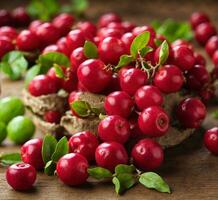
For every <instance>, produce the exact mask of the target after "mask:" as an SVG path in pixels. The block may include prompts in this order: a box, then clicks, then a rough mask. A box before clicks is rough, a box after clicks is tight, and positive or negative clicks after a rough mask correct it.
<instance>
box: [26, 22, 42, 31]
mask: <svg viewBox="0 0 218 200" xmlns="http://www.w3.org/2000/svg"><path fill="white" fill-rule="evenodd" d="M42 24H43V22H42V21H40V20H33V21H32V22H31V23H30V25H29V27H28V29H29V30H30V31H31V32H33V33H36V31H37V29H38V27H39V26H40V25H42Z"/></svg>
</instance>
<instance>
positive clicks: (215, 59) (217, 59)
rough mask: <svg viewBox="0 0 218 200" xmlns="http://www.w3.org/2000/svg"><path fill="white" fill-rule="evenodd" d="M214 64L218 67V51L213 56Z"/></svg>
mask: <svg viewBox="0 0 218 200" xmlns="http://www.w3.org/2000/svg"><path fill="white" fill-rule="evenodd" d="M212 60H213V63H214V64H215V65H217V66H218V50H216V51H215V52H214V54H213V58H212Z"/></svg>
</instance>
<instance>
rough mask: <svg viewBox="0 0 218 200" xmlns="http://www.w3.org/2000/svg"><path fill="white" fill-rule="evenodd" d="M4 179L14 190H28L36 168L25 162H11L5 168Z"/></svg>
mask: <svg viewBox="0 0 218 200" xmlns="http://www.w3.org/2000/svg"><path fill="white" fill-rule="evenodd" d="M6 180H7V182H8V184H9V185H10V186H11V187H12V188H13V189H14V190H18V191H26V190H30V189H31V188H32V187H33V184H34V182H35V180H36V170H35V169H34V167H33V166H31V165H29V164H26V163H17V164H13V165H11V166H9V167H8V168H7V171H6Z"/></svg>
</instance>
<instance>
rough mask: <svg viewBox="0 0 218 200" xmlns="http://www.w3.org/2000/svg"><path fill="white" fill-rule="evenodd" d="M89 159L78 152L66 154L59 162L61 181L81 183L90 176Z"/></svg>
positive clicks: (73, 183)
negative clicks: (88, 170)
mask: <svg viewBox="0 0 218 200" xmlns="http://www.w3.org/2000/svg"><path fill="white" fill-rule="evenodd" d="M88 167H89V164H88V161H87V160H86V158H85V157H84V156H82V155H81V154H78V153H69V154H66V155H64V156H63V157H62V158H61V159H60V160H59V161H58V163H57V167H56V170H57V174H58V177H59V178H60V179H61V181H62V182H63V183H65V184H67V185H70V186H77V185H81V184H83V183H85V182H86V180H87V178H88V172H87V169H88Z"/></svg>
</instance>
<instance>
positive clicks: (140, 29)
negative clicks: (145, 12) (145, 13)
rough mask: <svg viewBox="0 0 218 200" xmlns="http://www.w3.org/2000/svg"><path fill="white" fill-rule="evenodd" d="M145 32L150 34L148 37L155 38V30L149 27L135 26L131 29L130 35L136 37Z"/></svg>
mask: <svg viewBox="0 0 218 200" xmlns="http://www.w3.org/2000/svg"><path fill="white" fill-rule="evenodd" d="M145 31H148V32H149V33H150V37H151V38H155V37H156V32H155V30H154V29H153V28H152V27H151V26H147V25H144V26H137V27H135V28H134V29H133V31H132V33H133V34H134V35H135V36H137V35H139V34H141V33H143V32H145Z"/></svg>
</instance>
